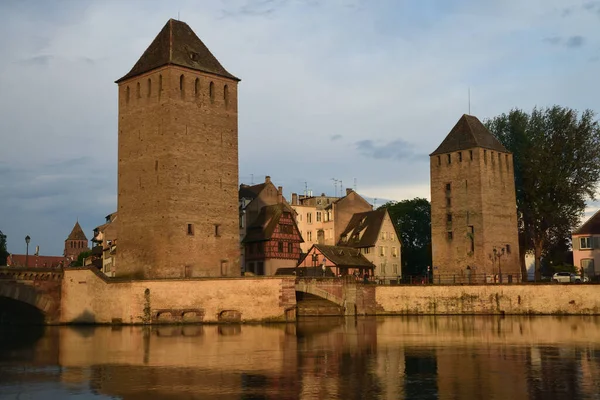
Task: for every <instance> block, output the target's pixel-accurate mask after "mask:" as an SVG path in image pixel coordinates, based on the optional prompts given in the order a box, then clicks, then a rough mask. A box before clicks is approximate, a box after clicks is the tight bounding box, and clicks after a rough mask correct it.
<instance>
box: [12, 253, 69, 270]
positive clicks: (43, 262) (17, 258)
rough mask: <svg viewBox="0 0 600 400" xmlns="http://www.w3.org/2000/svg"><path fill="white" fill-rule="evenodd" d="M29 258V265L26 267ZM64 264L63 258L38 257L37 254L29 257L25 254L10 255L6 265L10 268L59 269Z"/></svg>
mask: <svg viewBox="0 0 600 400" xmlns="http://www.w3.org/2000/svg"><path fill="white" fill-rule="evenodd" d="M27 258H28V260H27V263H28V264H29V265H25V259H27ZM64 262H65V257H63V256H36V255H35V254H30V255H29V257H27V256H26V255H25V254H10V255H9V256H8V258H7V259H6V265H7V266H9V267H31V268H49V267H58V266H60V265H61V264H64Z"/></svg>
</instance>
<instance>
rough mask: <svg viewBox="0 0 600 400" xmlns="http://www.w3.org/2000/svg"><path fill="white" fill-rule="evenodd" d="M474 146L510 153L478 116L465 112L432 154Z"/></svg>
mask: <svg viewBox="0 0 600 400" xmlns="http://www.w3.org/2000/svg"><path fill="white" fill-rule="evenodd" d="M474 147H481V148H484V149H490V150H496V151H500V152H503V153H509V151H508V150H506V148H505V147H504V146H503V145H502V143H500V142H499V141H498V139H496V138H495V137H494V135H492V133H491V132H490V131H488V129H487V128H486V127H485V126H484V125H483V124H482V123H481V121H480V120H479V119H477V117H474V116H472V115H467V114H463V116H462V117H460V119H459V120H458V122H457V123H456V125H454V128H452V130H451V131H450V133H449V134H448V136H446V138H445V139H444V141H443V142H442V144H440V145H439V147H438V148H437V149H436V150H435V151H434V152H433V153H431V154H430V156H433V155H436V154H442V153H451V152H453V151H460V150H467V149H472V148H474Z"/></svg>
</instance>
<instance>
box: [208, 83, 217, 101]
mask: <svg viewBox="0 0 600 400" xmlns="http://www.w3.org/2000/svg"><path fill="white" fill-rule="evenodd" d="M208 96H209V97H210V102H211V103H214V102H215V84H214V83H213V82H211V83H210V85H208Z"/></svg>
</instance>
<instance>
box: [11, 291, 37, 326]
mask: <svg viewBox="0 0 600 400" xmlns="http://www.w3.org/2000/svg"><path fill="white" fill-rule="evenodd" d="M45 320H46V318H45V315H44V313H43V312H42V310H40V309H39V308H37V307H35V306H33V305H31V304H29V303H26V302H24V301H21V300H15V299H12V298H9V297H3V296H0V326H3V327H4V326H7V325H22V324H33V325H42V324H44V322H45Z"/></svg>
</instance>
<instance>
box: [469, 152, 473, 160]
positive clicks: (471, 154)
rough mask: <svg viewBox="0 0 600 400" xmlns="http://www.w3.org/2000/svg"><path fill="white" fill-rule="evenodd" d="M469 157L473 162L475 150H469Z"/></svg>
mask: <svg viewBox="0 0 600 400" xmlns="http://www.w3.org/2000/svg"><path fill="white" fill-rule="evenodd" d="M469 157H470V158H471V161H473V150H469Z"/></svg>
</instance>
